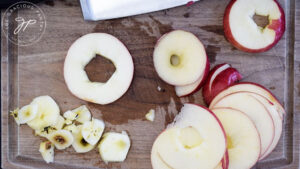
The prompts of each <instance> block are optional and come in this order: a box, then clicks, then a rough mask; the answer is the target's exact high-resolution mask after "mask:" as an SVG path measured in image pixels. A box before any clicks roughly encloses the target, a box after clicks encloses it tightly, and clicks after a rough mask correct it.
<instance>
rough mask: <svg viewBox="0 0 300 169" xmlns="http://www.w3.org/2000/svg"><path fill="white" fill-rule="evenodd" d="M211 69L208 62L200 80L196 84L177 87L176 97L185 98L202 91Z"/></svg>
mask: <svg viewBox="0 0 300 169" xmlns="http://www.w3.org/2000/svg"><path fill="white" fill-rule="evenodd" d="M209 67H210V65H209V62H206V67H205V70H204V73H203V74H202V75H201V76H200V78H199V79H198V80H197V81H196V82H195V83H192V84H189V85H185V86H175V92H176V95H177V96H178V97H184V96H188V95H191V94H193V93H195V92H197V91H198V90H200V89H201V87H202V86H203V85H204V83H205V81H206V79H207V76H208V73H209Z"/></svg>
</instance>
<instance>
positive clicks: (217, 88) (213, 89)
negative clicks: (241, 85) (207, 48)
mask: <svg viewBox="0 0 300 169" xmlns="http://www.w3.org/2000/svg"><path fill="white" fill-rule="evenodd" d="M241 79H242V75H241V74H240V73H239V72H238V71H237V70H236V69H235V68H232V67H231V65H229V64H227V63H223V64H219V65H217V66H215V67H214V68H213V69H212V70H211V71H210V72H209V75H208V78H207V80H206V82H205V84H204V86H203V90H202V95H203V98H204V101H205V102H206V103H207V104H209V103H210V102H211V100H212V99H213V98H214V97H215V96H216V95H217V94H218V93H219V92H221V91H222V90H224V89H226V88H227V87H228V86H231V85H233V84H234V83H236V82H237V81H239V80H241Z"/></svg>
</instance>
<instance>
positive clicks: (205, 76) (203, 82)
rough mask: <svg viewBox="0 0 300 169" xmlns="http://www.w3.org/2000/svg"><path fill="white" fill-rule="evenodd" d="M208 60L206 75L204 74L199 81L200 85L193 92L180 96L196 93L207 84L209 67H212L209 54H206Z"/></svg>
mask: <svg viewBox="0 0 300 169" xmlns="http://www.w3.org/2000/svg"><path fill="white" fill-rule="evenodd" d="M206 60H207V61H206V65H205V70H204V75H203V77H202V80H201V82H200V83H199V85H198V86H197V87H196V88H195V89H194V90H193V91H192V92H191V93H188V94H186V95H183V96H179V97H186V96H189V95H192V94H194V93H196V92H197V91H199V90H200V89H201V88H202V86H203V85H204V84H205V82H206V80H207V77H208V74H209V69H210V62H209V60H208V57H207V56H206Z"/></svg>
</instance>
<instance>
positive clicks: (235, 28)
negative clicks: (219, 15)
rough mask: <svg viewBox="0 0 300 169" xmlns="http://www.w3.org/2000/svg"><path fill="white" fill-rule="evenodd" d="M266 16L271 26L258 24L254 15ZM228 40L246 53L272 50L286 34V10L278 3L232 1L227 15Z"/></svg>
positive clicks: (273, 0) (257, 0) (274, 0)
mask: <svg viewBox="0 0 300 169" xmlns="http://www.w3.org/2000/svg"><path fill="white" fill-rule="evenodd" d="M255 14H256V15H261V16H267V17H268V19H269V24H268V25H267V26H265V27H264V28H262V27H260V26H258V25H256V23H255V22H254V20H253V18H252V17H253V16H254V15H255ZM223 22H224V23H223V24H224V32H225V36H226V38H227V39H228V41H229V42H230V43H231V44H232V45H233V46H235V47H236V48H238V49H240V50H243V51H246V52H263V51H266V50H269V49H270V48H271V47H273V46H274V45H275V44H276V43H277V42H278V41H279V40H280V38H281V37H282V35H283V33H284V31H285V16H284V11H283V9H282V8H281V7H280V5H279V4H278V2H277V1H276V0H231V1H230V3H229V4H228V6H227V7H226V10H225V14H224V20H223Z"/></svg>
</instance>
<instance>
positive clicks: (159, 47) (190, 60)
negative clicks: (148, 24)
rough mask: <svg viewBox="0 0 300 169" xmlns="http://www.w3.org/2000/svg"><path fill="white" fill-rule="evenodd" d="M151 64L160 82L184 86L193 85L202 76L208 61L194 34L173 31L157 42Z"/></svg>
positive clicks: (201, 45)
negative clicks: (152, 63)
mask: <svg viewBox="0 0 300 169" xmlns="http://www.w3.org/2000/svg"><path fill="white" fill-rule="evenodd" d="M153 62H154V67H155V70H156V72H157V74H158V75H159V77H160V78H161V79H162V80H164V81H165V82H167V83H168V84H171V85H174V86H184V85H189V84H192V83H195V82H196V81H197V80H198V79H199V78H200V76H202V75H203V74H204V72H205V68H206V65H207V62H208V59H207V56H206V52H205V49H204V46H203V44H202V43H201V42H200V40H199V39H198V38H197V37H196V36H195V35H194V34H192V33H190V32H187V31H183V30H174V31H171V32H169V33H167V34H165V35H163V36H162V37H161V38H160V39H159V40H158V41H157V43H156V45H155V48H154V52H153Z"/></svg>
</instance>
